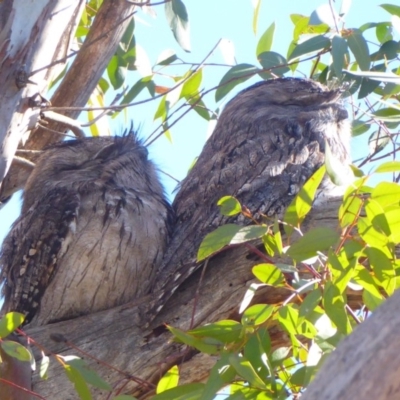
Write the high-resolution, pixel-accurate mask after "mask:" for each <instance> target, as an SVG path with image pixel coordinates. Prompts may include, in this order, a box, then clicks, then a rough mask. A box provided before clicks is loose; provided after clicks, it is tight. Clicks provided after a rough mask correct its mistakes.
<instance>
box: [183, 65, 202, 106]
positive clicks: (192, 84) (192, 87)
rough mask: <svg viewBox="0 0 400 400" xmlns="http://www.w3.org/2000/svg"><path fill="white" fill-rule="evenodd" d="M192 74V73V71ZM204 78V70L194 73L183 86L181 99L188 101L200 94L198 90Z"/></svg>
mask: <svg viewBox="0 0 400 400" xmlns="http://www.w3.org/2000/svg"><path fill="white" fill-rule="evenodd" d="M191 72H192V71H191ZM202 78H203V70H202V69H198V70H197V71H196V72H192V74H191V76H190V78H189V79H187V81H186V82H185V83H184V84H183V87H182V91H181V94H180V98H182V97H185V98H186V99H187V98H189V97H191V96H193V95H194V94H196V93H198V88H199V86H200V84H201V80H202Z"/></svg>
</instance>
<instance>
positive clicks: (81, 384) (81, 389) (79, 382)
mask: <svg viewBox="0 0 400 400" xmlns="http://www.w3.org/2000/svg"><path fill="white" fill-rule="evenodd" d="M63 367H64V371H65V373H66V375H67V377H68V379H69V380H70V381H71V382H72V383H73V384H74V387H75V390H76V392H77V393H78V395H79V398H80V399H81V400H91V399H92V395H91V394H90V390H89V388H88V385H87V384H86V382H85V380H84V379H83V377H82V375H81V374H80V372H79V371H78V370H77V369H75V368H74V367H71V366H70V365H68V364H63Z"/></svg>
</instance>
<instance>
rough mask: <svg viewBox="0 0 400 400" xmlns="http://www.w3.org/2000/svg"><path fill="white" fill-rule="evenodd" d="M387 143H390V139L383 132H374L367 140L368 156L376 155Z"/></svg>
mask: <svg viewBox="0 0 400 400" xmlns="http://www.w3.org/2000/svg"><path fill="white" fill-rule="evenodd" d="M389 143H391V137H390V135H388V134H387V132H386V131H384V130H377V131H375V132H374V133H373V134H372V135H371V136H370V137H369V140H368V146H369V154H370V155H373V154H377V153H379V152H380V151H382V150H383V149H384V148H385V147H386V146H387V145H388V144H389Z"/></svg>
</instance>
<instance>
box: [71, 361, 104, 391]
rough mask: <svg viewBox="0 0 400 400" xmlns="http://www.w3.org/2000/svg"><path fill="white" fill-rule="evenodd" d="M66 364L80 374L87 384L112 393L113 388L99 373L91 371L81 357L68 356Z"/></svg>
mask: <svg viewBox="0 0 400 400" xmlns="http://www.w3.org/2000/svg"><path fill="white" fill-rule="evenodd" d="M64 360H65V362H66V363H67V364H68V365H70V366H71V367H72V368H74V369H75V370H76V371H78V372H79V374H80V376H81V377H82V378H83V379H84V380H85V382H87V383H90V384H91V385H92V386H94V387H97V388H99V389H102V390H106V391H108V392H111V391H112V386H111V385H110V384H109V383H107V382H106V381H104V380H103V379H102V378H100V376H99V375H98V374H97V372H95V371H93V370H91V369H89V367H88V366H87V365H86V363H85V361H84V360H82V359H81V358H79V357H75V356H68V357H64Z"/></svg>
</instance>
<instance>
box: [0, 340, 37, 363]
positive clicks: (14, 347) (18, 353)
mask: <svg viewBox="0 0 400 400" xmlns="http://www.w3.org/2000/svg"><path fill="white" fill-rule="evenodd" d="M0 345H1V348H2V349H3V350H4V351H5V352H6V353H7V354H8V355H9V356H11V357H14V358H16V359H17V360H20V361H28V362H30V361H31V359H32V355H31V353H30V351H29V350H28V349H27V348H26V347H25V346H23V345H22V344H20V343H18V342H14V341H12V340H3V341H2V342H0Z"/></svg>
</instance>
